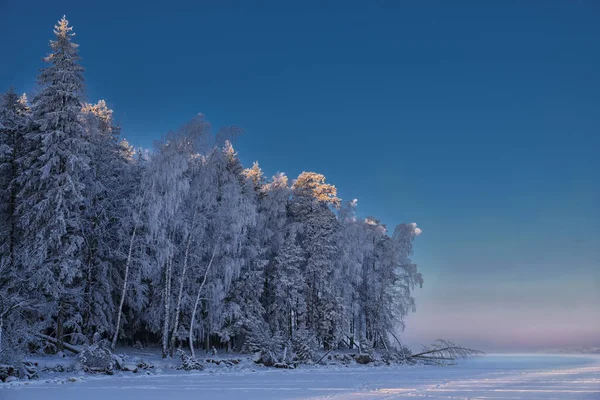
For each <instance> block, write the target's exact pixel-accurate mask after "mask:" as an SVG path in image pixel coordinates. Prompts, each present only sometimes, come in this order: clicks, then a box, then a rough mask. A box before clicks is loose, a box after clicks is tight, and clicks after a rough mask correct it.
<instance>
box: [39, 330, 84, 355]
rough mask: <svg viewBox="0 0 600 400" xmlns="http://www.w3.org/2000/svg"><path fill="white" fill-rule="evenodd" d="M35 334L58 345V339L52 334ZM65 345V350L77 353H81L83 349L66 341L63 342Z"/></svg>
mask: <svg viewBox="0 0 600 400" xmlns="http://www.w3.org/2000/svg"><path fill="white" fill-rule="evenodd" d="M35 336H37V337H39V338H40V339H43V340H45V341H47V342H50V343H52V344H53V345H55V346H58V339H55V338H53V337H52V336H48V335H44V334H43V333H36V334H35ZM63 347H64V349H65V350H69V351H70V352H71V353H75V354H79V353H81V349H78V348H77V347H75V346H73V345H71V344H68V343H64V342H63Z"/></svg>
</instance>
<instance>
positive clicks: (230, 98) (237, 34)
mask: <svg viewBox="0 0 600 400" xmlns="http://www.w3.org/2000/svg"><path fill="white" fill-rule="evenodd" d="M291 3H292V2H281V1H273V2H265V1H259V2H249V1H241V2H232V1H225V0H222V1H217V0H213V1H209V0H206V1H201V0H198V1H187V2H184V1H177V0H170V1H168V2H165V1H155V2H153V1H150V0H146V1H139V2H136V1H129V0H128V1H124V0H119V1H117V0H102V1H98V2H87V1H81V0H71V1H62V0H54V1H47V0H28V1H21V0H0V38H2V41H1V43H2V55H3V56H2V61H0V89H1V90H5V89H6V88H8V86H9V85H10V84H13V85H15V86H16V87H17V89H18V90H19V91H28V92H30V91H32V90H34V89H35V76H36V74H37V71H38V69H39V68H40V67H41V66H42V62H41V57H43V56H44V55H46V54H47V53H48V51H49V50H48V48H47V43H48V40H49V39H51V38H52V26H53V24H54V23H55V21H56V20H57V19H59V18H60V17H61V16H62V15H63V14H66V15H67V17H68V19H69V20H70V21H71V23H72V25H73V26H74V27H75V32H76V33H77V36H76V42H77V43H79V44H80V45H81V55H82V57H83V61H82V64H83V65H84V66H85V68H86V70H87V72H86V79H87V88H88V96H89V99H90V100H92V101H96V100H98V99H101V98H103V99H106V100H107V103H108V104H109V105H110V106H111V107H113V108H114V109H115V114H116V117H117V119H118V120H119V121H120V123H121V125H122V127H123V134H124V135H125V136H126V137H127V138H128V139H129V140H130V141H131V142H132V143H133V144H135V145H137V146H145V147H150V146H151V145H152V142H153V141H154V140H155V139H157V138H158V137H159V136H160V135H162V134H164V133H165V132H166V131H168V130H169V129H173V128H176V127H177V126H179V125H180V124H181V123H183V122H185V121H186V120H188V119H190V118H191V117H192V116H193V115H195V114H196V113H198V112H202V113H204V114H206V116H207V118H208V119H209V120H210V121H212V122H213V123H214V124H215V125H216V126H219V125H222V124H236V125H239V126H241V127H243V128H244V130H245V133H244V135H243V136H242V137H241V138H240V139H239V140H238V143H237V146H236V147H237V149H238V151H239V153H240V156H241V159H242V161H243V162H244V163H245V164H246V165H248V166H250V165H251V163H252V161H254V160H259V161H260V164H261V166H262V167H263V170H265V171H266V172H267V173H268V174H273V173H275V172H277V171H284V172H286V173H287V174H288V175H289V176H291V177H295V176H297V175H298V174H299V173H300V172H302V171H303V170H313V171H317V172H321V173H323V174H325V176H326V177H327V178H328V181H329V182H331V183H333V184H335V185H336V186H337V187H338V190H339V194H340V195H341V197H343V198H345V199H352V198H355V197H356V198H358V200H359V210H360V213H361V214H362V215H364V216H366V215H375V216H377V217H379V218H381V219H382V220H383V221H384V222H385V223H387V224H388V226H393V225H395V224H397V223H399V222H403V221H406V222H412V221H415V222H417V223H418V224H419V226H420V227H421V228H422V229H423V231H424V233H423V235H421V236H420V237H419V238H418V241H417V243H416V248H415V251H416V254H415V257H414V259H415V260H416V261H417V262H418V263H419V264H420V268H421V271H422V273H423V275H424V278H425V286H424V288H423V289H422V290H420V291H418V292H417V294H416V298H417V302H418V305H417V307H418V310H417V313H416V314H414V315H411V316H410V317H409V318H408V321H407V322H408V327H407V330H406V332H405V335H404V337H405V340H406V341H407V342H408V343H410V344H418V343H424V342H428V341H430V340H432V339H436V338H438V337H442V338H447V339H451V340H456V341H458V342H460V343H465V344H469V345H473V346H479V347H481V348H484V349H487V350H507V351H509V350H523V351H525V350H537V349H542V348H550V347H563V346H578V345H600V6H599V5H598V3H597V2H595V1H593V0H590V1H532V2H530V1H517V0H515V1H498V2H493V1H485V2H479V1H477V2H476V1H472V2H460V1H454V2H442V1H439V2H435V1H416V0H414V1H369V2H367V1H365V2H350V1H344V2H342V1H339V2H333V1H323V2H310V1H302V2H294V4H293V5H292V4H291ZM320 3H324V4H326V5H324V4H320ZM449 3H453V4H454V5H453V6H452V7H450V6H446V5H444V4H449ZM166 4H168V7H167V6H166ZM342 5H343V6H342Z"/></svg>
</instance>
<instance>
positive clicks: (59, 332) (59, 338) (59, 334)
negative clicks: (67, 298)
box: [56, 303, 65, 351]
mask: <svg viewBox="0 0 600 400" xmlns="http://www.w3.org/2000/svg"><path fill="white" fill-rule="evenodd" d="M63 320H64V313H63V308H62V303H59V305H58V315H57V317H56V348H57V349H58V351H63V350H64V349H65V346H64V342H63V334H64V327H63V322H64V321H63Z"/></svg>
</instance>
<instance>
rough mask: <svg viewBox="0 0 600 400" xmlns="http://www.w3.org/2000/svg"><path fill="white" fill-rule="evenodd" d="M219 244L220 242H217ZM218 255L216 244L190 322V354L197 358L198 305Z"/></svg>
mask: <svg viewBox="0 0 600 400" xmlns="http://www.w3.org/2000/svg"><path fill="white" fill-rule="evenodd" d="M217 243H218V240H217ZM216 254H217V245H216V244H215V247H214V248H213V253H212V256H211V257H210V261H209V263H208V266H207V267H206V271H204V279H202V283H201V284H200V287H199V288H198V294H197V295H196V301H195V302H194V310H193V311H192V321H191V322H190V335H189V341H190V353H191V354H192V357H196V353H195V352H194V323H195V322H196V311H198V303H200V299H201V297H200V295H201V294H202V289H203V288H204V285H205V284H206V278H207V277H208V272H209V271H210V267H211V266H212V263H213V261H214V259H215V255H216Z"/></svg>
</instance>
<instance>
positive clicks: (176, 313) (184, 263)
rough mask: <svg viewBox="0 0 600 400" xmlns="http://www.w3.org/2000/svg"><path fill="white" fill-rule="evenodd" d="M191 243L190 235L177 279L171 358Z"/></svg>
mask: <svg viewBox="0 0 600 400" xmlns="http://www.w3.org/2000/svg"><path fill="white" fill-rule="evenodd" d="M192 224H193V222H192ZM191 242H192V235H191V234H190V235H189V236H188V240H187V245H186V246H185V257H184V259H183V271H181V277H180V279H179V294H178V295H177V305H176V306H175V321H174V322H173V334H172V335H171V345H170V350H169V351H170V354H171V357H172V356H173V350H174V348H175V341H176V340H177V329H178V328H179V312H180V310H181V298H182V296H183V284H184V283H185V273H186V270H187V263H188V258H189V254H190V244H191Z"/></svg>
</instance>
